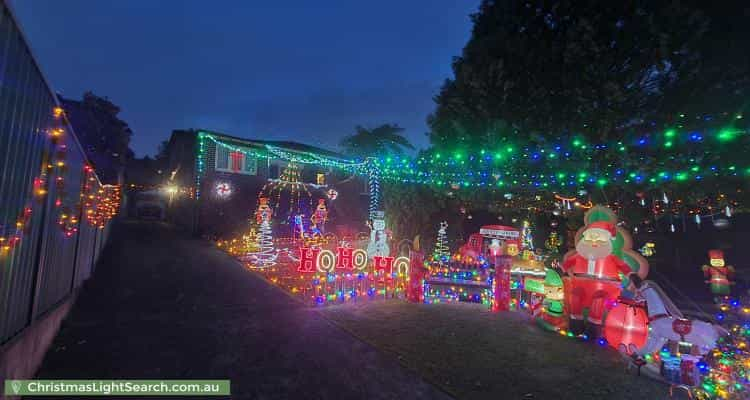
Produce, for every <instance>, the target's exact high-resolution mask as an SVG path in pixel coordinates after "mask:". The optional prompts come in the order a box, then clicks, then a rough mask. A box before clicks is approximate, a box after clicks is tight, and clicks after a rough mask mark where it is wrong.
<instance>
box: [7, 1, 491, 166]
mask: <svg viewBox="0 0 750 400" xmlns="http://www.w3.org/2000/svg"><path fill="white" fill-rule="evenodd" d="M479 2H480V0H431V1H404V0H380V1H367V2H365V1H358V0H354V1H353V0H336V1H333V0H331V1H310V0H286V1H278V2H277V1H224V0H217V1H205V0H200V1H197V0H190V1H183V0H170V1H155V0H127V1H109V0H107V1H100V0H88V1H82V0H74V1H70V0H68V1H59V0H23V1H20V0H15V1H13V2H12V5H13V6H14V7H13V8H14V10H15V11H16V14H17V16H18V18H19V20H20V22H21V25H22V26H23V28H24V31H25V32H26V34H27V36H28V38H29V41H30V43H31V46H32V48H33V50H34V52H35V54H36V56H37V57H38V59H39V61H40V63H41V65H42V69H43V70H44V72H45V73H46V75H47V77H48V78H49V80H50V81H51V83H52V85H53V86H54V87H55V89H56V90H57V91H59V92H61V93H62V94H63V95H65V96H66V97H73V98H80V96H81V94H82V93H83V92H84V91H85V90H92V91H94V93H96V94H98V95H102V96H108V97H109V98H110V99H111V100H112V101H114V102H115V103H116V104H118V105H119V106H120V107H121V108H122V110H123V112H122V114H121V116H122V118H123V119H124V120H125V121H127V122H128V123H129V124H130V126H131V128H132V129H133V131H134V136H133V141H132V143H131V147H132V148H133V149H134V150H135V152H136V154H138V155H139V156H140V155H144V154H153V153H154V152H155V151H156V146H157V145H158V143H159V142H160V141H162V140H164V139H166V138H168V137H169V134H170V132H171V130H172V129H178V128H207V129H214V130H217V131H221V132H226V133H231V134H234V135H237V136H243V137H254V138H265V139H277V140H281V139H286V140H296V141H301V142H305V143H310V144H316V145H320V146H324V147H327V148H334V147H335V146H337V144H338V141H339V139H340V138H341V137H342V136H343V135H345V134H348V133H351V132H352V131H353V129H354V125H357V124H361V125H365V126H373V125H376V124H379V123H387V122H388V123H398V124H400V125H401V126H403V127H404V128H406V135H407V136H408V137H409V139H411V140H412V141H413V142H414V143H415V144H416V145H417V146H425V145H426V144H427V139H426V137H425V136H424V133H425V132H426V131H427V127H426V124H425V118H426V117H427V115H428V114H429V113H430V112H431V111H432V110H433V108H434V103H433V101H432V97H433V96H434V95H435V94H436V93H437V91H438V88H439V86H440V84H441V83H442V81H443V80H444V79H445V78H448V77H451V76H452V72H451V68H450V65H451V60H452V57H453V56H456V55H459V54H460V53H461V49H462V48H463V46H464V44H465V43H466V41H467V40H468V38H469V34H470V30H471V22H470V20H469V17H468V15H469V14H470V13H473V12H474V11H476V9H477V7H478V5H479ZM272 3H273V4H272Z"/></svg>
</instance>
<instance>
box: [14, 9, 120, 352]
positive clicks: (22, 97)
mask: <svg viewBox="0 0 750 400" xmlns="http://www.w3.org/2000/svg"><path fill="white" fill-rule="evenodd" d="M0 11H1V14H0V344H2V343H5V342H7V341H9V340H10V339H12V338H13V337H14V336H16V335H17V334H18V333H19V332H21V331H22V330H23V329H24V328H25V327H27V326H29V325H30V324H31V323H32V322H33V321H34V320H36V319H37V318H39V317H40V316H42V315H44V313H46V312H48V311H50V310H52V309H54V308H55V307H56V306H57V305H58V304H60V302H62V301H63V300H65V299H66V298H67V296H68V295H70V294H71V293H72V291H73V290H74V289H75V288H76V287H77V286H79V285H80V284H81V282H82V281H84V280H85V279H86V278H88V277H89V275H90V274H91V272H92V269H93V266H94V264H95V262H96V260H97V258H98V256H99V253H100V251H101V249H102V247H103V244H104V242H105V241H106V237H107V231H108V229H106V228H105V229H99V228H98V227H96V226H93V225H92V224H90V223H89V222H88V221H87V218H86V216H85V215H84V212H83V209H84V207H83V205H82V202H83V200H84V196H83V194H84V190H83V188H84V184H85V183H86V181H87V176H88V177H94V180H93V181H89V182H90V184H91V185H93V187H92V189H93V190H98V189H99V188H100V187H101V184H100V183H99V181H98V179H96V177H95V175H91V174H88V175H87V173H86V172H85V170H84V168H85V166H86V163H87V162H86V156H85V153H84V152H83V150H82V147H81V145H80V144H79V143H78V141H77V139H76V138H75V136H74V134H73V130H72V129H71V127H70V126H69V125H68V124H67V122H66V120H65V118H64V117H57V118H56V117H55V115H54V109H55V108H56V107H57V106H58V104H57V99H56V97H55V96H54V94H53V91H52V89H51V88H50V86H49V85H48V83H47V81H46V80H45V78H44V76H43V75H42V73H41V72H40V70H39V68H38V66H37V63H36V61H35V60H34V57H33V55H32V54H31V52H30V50H29V48H28V45H27V43H26V41H25V39H24V37H23V34H22V33H21V31H20V29H19V27H18V25H17V23H16V21H15V19H14V17H13V16H12V14H11V12H10V11H9V9H8V8H7V5H6V4H5V1H4V0H0ZM55 128H61V129H62V131H61V132H62V134H61V136H60V137H59V138H54V137H53V136H54V135H51V134H50V132H51V130H52V129H55ZM65 214H68V215H65ZM71 217H74V218H76V219H78V222H77V223H68V224H66V223H61V220H62V219H65V218H67V221H71ZM76 229H77V231H76Z"/></svg>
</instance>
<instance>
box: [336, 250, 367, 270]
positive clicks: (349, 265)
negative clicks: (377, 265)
mask: <svg viewBox="0 0 750 400" xmlns="http://www.w3.org/2000/svg"><path fill="white" fill-rule="evenodd" d="M336 250H337V254H338V256H337V262H336V268H340V269H354V249H352V248H351V247H339V248H337V249H336ZM365 259H367V256H365Z"/></svg>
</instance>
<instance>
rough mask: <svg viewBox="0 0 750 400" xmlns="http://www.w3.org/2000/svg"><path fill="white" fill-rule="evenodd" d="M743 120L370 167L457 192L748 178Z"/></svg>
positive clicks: (498, 146) (504, 145)
mask: <svg viewBox="0 0 750 400" xmlns="http://www.w3.org/2000/svg"><path fill="white" fill-rule="evenodd" d="M744 121H745V120H744V118H743V117H742V115H739V114H738V115H736V116H735V117H734V119H733V122H734V124H733V125H731V126H729V127H724V128H716V129H707V130H703V131H698V130H691V129H683V130H680V129H678V128H670V129H667V130H665V131H663V132H659V133H651V134H645V135H633V136H632V137H628V138H623V139H619V140H616V141H612V142H602V143H587V142H586V141H585V140H584V139H582V138H580V137H575V136H573V137H572V138H562V137H561V138H558V140H557V141H556V142H555V143H549V144H547V143H545V144H538V143H536V142H534V141H533V140H526V141H519V140H511V139H508V138H505V139H500V140H499V141H498V143H488V144H487V147H486V148H485V149H482V150H480V151H479V152H473V153H471V152H466V151H462V150H460V149H459V150H455V151H452V152H446V151H438V150H430V151H427V152H425V154H423V155H421V156H419V157H417V158H416V159H411V158H407V157H399V156H394V157H381V158H377V159H376V164H377V165H378V167H379V169H380V173H381V176H382V177H383V178H384V179H390V180H395V181H400V182H403V183H418V184H431V185H436V186H450V185H458V186H461V187H506V188H518V187H520V188H566V187H571V186H573V187H586V186H606V185H611V184H618V185H631V186H634V185H641V186H648V185H652V186H653V185H661V184H663V183H667V182H700V181H702V180H705V179H710V178H727V177H729V178H731V177H748V176H750V163H749V162H747V161H745V159H744V156H743V154H745V152H746V151H747V150H750V137H749V135H748V129H747V127H746V126H745V125H746V123H745V122H744ZM736 125H742V126H741V127H740V126H736ZM490 149H492V150H490Z"/></svg>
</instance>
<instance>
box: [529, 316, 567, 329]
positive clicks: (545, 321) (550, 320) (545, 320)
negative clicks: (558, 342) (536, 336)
mask: <svg viewBox="0 0 750 400" xmlns="http://www.w3.org/2000/svg"><path fill="white" fill-rule="evenodd" d="M536 324H537V325H539V327H540V328H542V329H544V330H545V331H550V332H557V331H559V330H560V329H565V328H566V324H565V318H563V317H554V316H551V315H546V314H542V315H540V316H538V317H536Z"/></svg>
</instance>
